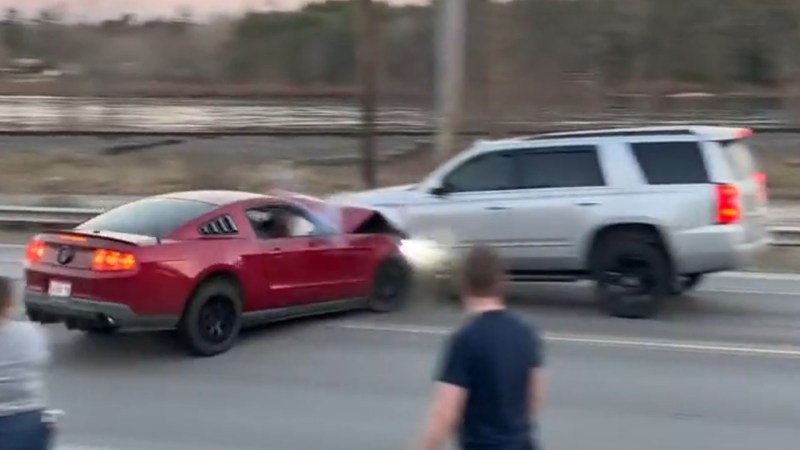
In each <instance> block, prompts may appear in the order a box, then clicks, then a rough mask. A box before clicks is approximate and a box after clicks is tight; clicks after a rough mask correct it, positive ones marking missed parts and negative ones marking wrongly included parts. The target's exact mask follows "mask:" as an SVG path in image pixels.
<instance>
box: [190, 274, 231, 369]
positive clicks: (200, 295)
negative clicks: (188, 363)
mask: <svg viewBox="0 0 800 450" xmlns="http://www.w3.org/2000/svg"><path fill="white" fill-rule="evenodd" d="M241 329H242V299H241V294H240V292H239V289H238V288H237V287H236V286H235V285H234V284H233V283H231V282H230V281H227V280H223V279H215V280H210V281H207V282H205V283H203V284H202V285H201V286H200V287H199V288H198V289H197V291H196V292H195V293H194V295H193V296H192V298H191V299H190V300H189V304H188V305H187V307H186V310H185V311H184V313H183V317H182V318H181V321H180V323H179V324H178V334H179V336H180V337H181V339H182V340H183V342H184V344H185V345H186V346H187V348H188V349H189V350H190V351H191V352H192V353H193V354H195V355H197V356H205V357H208V356H214V355H218V354H220V353H224V352H226V351H228V350H229V349H230V348H231V347H232V346H233V344H234V342H235V341H236V339H237V338H238V337H239V332H240V331H241Z"/></svg>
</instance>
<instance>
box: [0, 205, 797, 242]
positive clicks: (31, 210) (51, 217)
mask: <svg viewBox="0 0 800 450" xmlns="http://www.w3.org/2000/svg"><path fill="white" fill-rule="evenodd" d="M104 211H105V209H103V208H62V207H51V206H8V205H0V224H5V225H39V226H43V225H44V226H48V225H49V226H75V225H78V224H79V223H82V222H84V221H86V220H89V219H91V218H92V217H94V216H96V215H98V214H101V213H102V212H104ZM770 232H771V233H772V237H773V238H772V245H773V246H776V247H800V226H771V227H770Z"/></svg>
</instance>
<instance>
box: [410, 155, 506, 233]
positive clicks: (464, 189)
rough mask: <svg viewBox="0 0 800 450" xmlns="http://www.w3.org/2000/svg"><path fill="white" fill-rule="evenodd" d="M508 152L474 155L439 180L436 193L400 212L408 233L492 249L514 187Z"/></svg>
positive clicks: (503, 220) (500, 231)
mask: <svg viewBox="0 0 800 450" xmlns="http://www.w3.org/2000/svg"><path fill="white" fill-rule="evenodd" d="M513 176H514V171H513V166H512V161H511V159H510V156H509V154H508V152H501V151H496V152H490V153H482V154H479V155H476V156H474V157H472V158H470V159H468V160H466V161H464V162H463V163H461V164H460V165H458V166H457V167H455V168H454V169H453V170H451V171H450V172H449V173H448V174H446V175H444V177H442V183H441V186H442V189H441V192H439V193H436V194H434V193H428V194H425V197H424V199H423V200H422V201H420V202H419V203H418V204H415V205H413V208H409V209H408V210H405V211H402V212H401V214H403V215H404V218H405V220H406V221H407V224H408V227H409V230H410V231H411V232H412V234H417V235H427V236H431V235H435V236H436V237H438V238H442V237H443V235H446V236H447V238H451V239H453V240H455V242H454V244H455V245H456V246H467V245H471V244H485V245H494V244H496V243H497V242H498V241H500V240H502V239H503V232H502V228H501V227H498V226H497V224H498V223H505V222H506V221H507V219H508V213H509V209H510V207H509V204H508V201H509V199H510V198H511V196H513V192H511V191H510V190H511V189H513V187H514V186H515V184H516V183H515V181H514V179H513Z"/></svg>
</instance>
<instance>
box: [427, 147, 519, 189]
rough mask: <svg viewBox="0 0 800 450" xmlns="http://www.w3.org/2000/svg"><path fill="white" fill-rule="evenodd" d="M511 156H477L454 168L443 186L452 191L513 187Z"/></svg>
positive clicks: (498, 153) (489, 154)
mask: <svg viewBox="0 0 800 450" xmlns="http://www.w3.org/2000/svg"><path fill="white" fill-rule="evenodd" d="M512 176H513V171H512V164H511V158H509V157H508V155H507V154H505V153H500V152H496V153H488V154H484V155H479V156H476V157H474V158H472V159H470V160H468V161H466V162H464V163H462V164H461V165H460V166H458V167H457V168H455V169H453V171H452V172H450V173H449V174H448V175H447V176H446V177H445V179H444V184H443V186H444V187H446V188H447V190H448V191H450V192H477V191H501V190H506V189H512V188H513V187H514V182H513V179H512Z"/></svg>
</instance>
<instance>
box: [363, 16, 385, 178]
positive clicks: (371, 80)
mask: <svg viewBox="0 0 800 450" xmlns="http://www.w3.org/2000/svg"><path fill="white" fill-rule="evenodd" d="M359 11H360V17H359V34H358V43H357V46H358V67H359V79H360V83H359V85H360V90H361V177H362V179H363V180H364V184H365V185H366V187H367V188H373V187H375V185H376V184H377V179H376V178H377V177H376V174H375V109H376V100H377V91H378V52H379V50H380V46H379V42H378V25H377V17H376V16H377V14H376V12H375V4H374V3H373V1H372V0H359Z"/></svg>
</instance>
